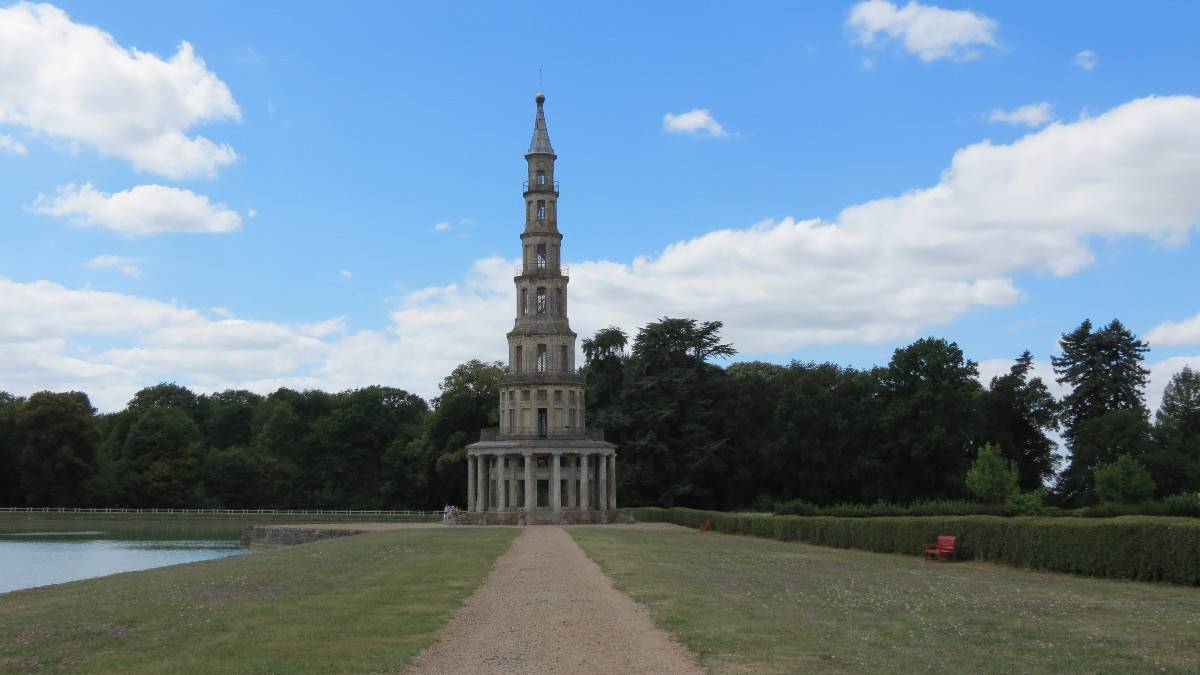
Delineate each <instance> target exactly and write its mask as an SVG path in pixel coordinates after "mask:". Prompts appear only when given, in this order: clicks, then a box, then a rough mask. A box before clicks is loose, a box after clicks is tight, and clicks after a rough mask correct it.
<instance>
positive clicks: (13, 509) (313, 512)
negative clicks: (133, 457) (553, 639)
mask: <svg viewBox="0 0 1200 675" xmlns="http://www.w3.org/2000/svg"><path fill="white" fill-rule="evenodd" d="M0 513H216V514H226V515H240V514H263V515H281V516H440V515H442V512H441V511H382V510H375V511H370V510H368V511H359V510H345V509H121V508H103V509H98V508H92V509H85V508H68V507H51V506H43V507H36V506H7V507H0Z"/></svg>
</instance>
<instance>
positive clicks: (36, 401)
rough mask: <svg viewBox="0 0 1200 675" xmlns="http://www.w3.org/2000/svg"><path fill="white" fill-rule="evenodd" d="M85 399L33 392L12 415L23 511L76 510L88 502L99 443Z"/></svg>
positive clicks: (98, 435)
mask: <svg viewBox="0 0 1200 675" xmlns="http://www.w3.org/2000/svg"><path fill="white" fill-rule="evenodd" d="M95 412H96V411H95V409H94V408H92V405H91V402H90V401H88V398H87V396H86V395H85V394H82V393H80V392H69V393H65V394H55V393H51V392H48V391H43V392H38V393H36V394H33V395H32V396H30V397H29V399H28V400H27V401H25V402H24V403H23V404H22V405H21V406H20V407H19V408H18V409H17V411H16V416H15V419H14V422H15V428H14V431H15V440H16V459H17V462H16V464H17V471H18V472H19V473H20V477H21V478H20V485H19V488H18V490H19V493H20V498H21V501H23V502H24V504H25V505H26V506H78V505H79V504H80V503H81V502H86V501H88V499H89V497H90V494H89V492H88V490H87V489H86V486H87V483H88V481H89V480H90V479H91V477H92V475H93V474H94V473H95V462H96V446H97V444H98V443H99V440H100V434H99V430H98V429H97V428H96V420H95V418H94V415H95Z"/></svg>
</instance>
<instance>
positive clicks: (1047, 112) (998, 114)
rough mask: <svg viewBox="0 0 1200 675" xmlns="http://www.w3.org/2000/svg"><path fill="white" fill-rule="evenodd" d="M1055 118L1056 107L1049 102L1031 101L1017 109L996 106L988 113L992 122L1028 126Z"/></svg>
mask: <svg viewBox="0 0 1200 675" xmlns="http://www.w3.org/2000/svg"><path fill="white" fill-rule="evenodd" d="M1053 119H1054V107H1053V106H1052V105H1050V104H1049V103H1046V102H1044V101H1043V102H1042V103H1030V104H1028V105H1023V106H1021V107H1020V108H1017V109H1015V110H1001V109H1000V108H996V109H995V110H993V111H992V114H990V115H988V121H990V122H1005V123H1007V124H1024V125H1025V126H1027V127H1040V126H1042V125H1043V124H1046V123H1047V122H1049V121H1051V120H1053Z"/></svg>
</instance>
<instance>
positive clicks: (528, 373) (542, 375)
mask: <svg viewBox="0 0 1200 675" xmlns="http://www.w3.org/2000/svg"><path fill="white" fill-rule="evenodd" d="M555 382H565V383H568V384H587V379H586V378H585V377H584V376H583V375H580V374H579V373H577V372H575V371H564V370H545V371H540V372H539V371H536V370H523V371H520V372H513V371H512V370H509V371H508V373H506V374H505V375H504V379H503V382H502V384H506V385H521V384H531V385H532V384H553V383H555Z"/></svg>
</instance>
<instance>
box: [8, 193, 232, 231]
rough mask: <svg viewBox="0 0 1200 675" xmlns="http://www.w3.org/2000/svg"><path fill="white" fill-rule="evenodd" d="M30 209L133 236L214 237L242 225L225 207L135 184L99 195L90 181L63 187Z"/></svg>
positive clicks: (40, 197) (193, 196) (194, 194)
mask: <svg viewBox="0 0 1200 675" xmlns="http://www.w3.org/2000/svg"><path fill="white" fill-rule="evenodd" d="M31 208H32V209H33V210H34V211H36V212H38V213H43V214H46V215H49V216H56V217H60V218H69V219H70V222H71V223H73V224H75V225H98V226H100V227H106V228H108V229H110V230H113V231H115V232H120V233H121V234H126V235H129V236H133V237H136V236H143V235H150V234H161V233H163V232H202V233H209V234H218V233H222V232H233V231H235V230H238V229H241V227H242V217H241V216H239V215H238V214H237V213H236V212H235V211H231V210H229V209H228V208H226V207H225V205H224V204H212V203H210V202H209V201H208V197H204V196H202V195H198V194H196V193H194V192H192V191H191V190H182V189H180V188H173V187H166V186H163V185H139V186H137V187H135V188H131V189H129V190H124V191H122V192H117V193H115V194H108V193H105V192H101V191H99V190H97V189H95V188H94V187H92V184H91V183H86V184H84V185H83V187H76V186H75V185H73V184H70V185H64V186H60V187H59V188H58V195H57V196H56V197H55V198H54V199H50V198H48V197H46V196H45V195H38V196H37V199H36V200H35V201H34V203H33V206H32V207H31Z"/></svg>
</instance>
